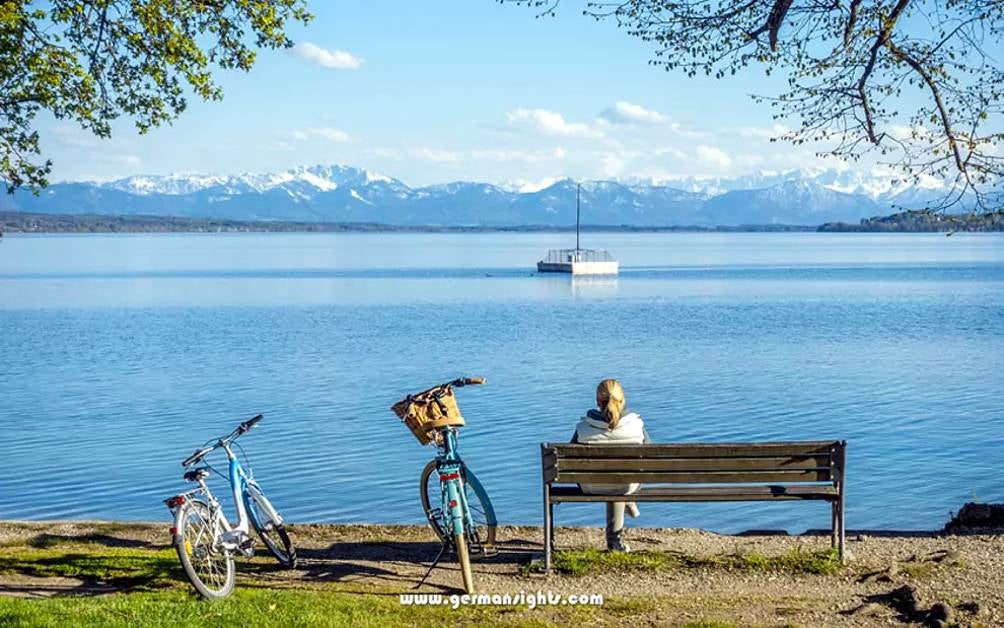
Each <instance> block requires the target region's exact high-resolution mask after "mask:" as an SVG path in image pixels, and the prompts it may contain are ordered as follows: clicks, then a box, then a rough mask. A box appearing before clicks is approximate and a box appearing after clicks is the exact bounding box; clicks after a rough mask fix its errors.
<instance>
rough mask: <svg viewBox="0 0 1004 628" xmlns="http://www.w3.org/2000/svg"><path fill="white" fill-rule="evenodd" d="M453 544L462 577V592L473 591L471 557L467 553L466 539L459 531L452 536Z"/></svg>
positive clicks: (468, 592)
mask: <svg viewBox="0 0 1004 628" xmlns="http://www.w3.org/2000/svg"><path fill="white" fill-rule="evenodd" d="M453 546H454V547H455V548H456V549H457V562H458V563H460V573H461V575H463V577H464V592H465V593H467V594H468V595H470V594H472V593H474V575H473V574H472V573H471V557H470V555H469V554H468V553H467V540H466V539H464V534H463V532H461V533H460V534H457V535H456V536H455V537H454V538H453Z"/></svg>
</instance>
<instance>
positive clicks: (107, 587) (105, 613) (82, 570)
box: [0, 534, 729, 628]
mask: <svg viewBox="0 0 1004 628" xmlns="http://www.w3.org/2000/svg"><path fill="white" fill-rule="evenodd" d="M122 543H123V540H122V539H110V537H107V536H105V535H100V534H99V535H90V536H80V537H63V536H55V535H36V536H33V537H31V538H28V539H25V540H24V541H22V542H21V543H20V545H17V546H15V545H13V544H11V545H5V546H3V547H0V576H3V578H4V580H5V582H6V583H7V585H8V586H7V589H8V591H10V590H11V588H13V587H15V586H17V584H18V583H19V582H25V587H26V588H27V589H37V588H39V587H40V586H42V587H44V586H45V582H44V579H46V578H64V579H66V578H69V579H73V581H71V582H67V581H65V580H63V581H60V584H61V585H63V586H68V587H69V588H68V589H67V590H62V591H60V592H59V594H58V595H55V596H53V597H47V598H41V599H39V598H21V597H8V596H3V595H0V626H4V627H5V628H6V627H8V626H10V627H18V628H20V627H28V626H31V627H36V626H38V627H43V628H44V627H49V626H52V627H57V626H59V627H61V626H67V625H73V626H108V627H118V626H122V627H125V626H129V627H132V626H137V627H147V626H149V627H153V626H157V627H160V626H180V627H186V626H193V627H195V626H198V627H200V628H202V627H204V626H207V625H209V626H217V625H240V626H248V627H256V626H263V627H264V626H347V625H351V626H363V627H368V626H374V627H375V626H380V627H383V626H415V625H423V626H424V625H430V626H455V625H461V626H478V627H479V628H490V627H493V626H503V625H504V626H527V627H539V626H554V625H567V624H579V625H587V624H605V625H609V624H611V623H613V624H617V623H622V622H630V623H636V622H637V621H639V620H642V619H644V618H645V617H647V616H649V615H650V614H651V613H653V612H658V611H660V609H661V610H665V609H666V608H669V609H672V608H673V606H675V605H674V604H670V606H668V607H667V606H666V604H664V603H663V601H662V600H659V599H651V598H644V599H640V598H611V599H607V600H605V604H604V605H603V606H602V607H600V606H548V607H538V608H536V609H532V610H531V609H529V608H528V607H526V606H461V607H460V608H458V609H453V608H452V607H451V606H449V605H440V606H415V605H402V604H401V603H400V598H399V594H400V593H401V592H402V591H404V590H405V589H402V588H401V587H396V588H394V589H390V588H382V587H379V586H374V585H363V584H358V583H351V582H337V581H306V582H285V583H284V584H283V585H282V586H277V584H278V583H277V582H276V581H271V582H263V581H260V580H258V579H256V577H255V574H256V573H259V571H261V570H270V569H271V561H269V560H266V559H263V558H257V559H255V560H254V561H253V566H254V567H255V568H258V569H259V571H256V570H255V569H253V568H251V567H252V566H251V565H248V564H247V563H246V562H243V563H242V567H243V569H241V574H242V575H241V576H239V580H238V586H237V589H236V591H235V592H234V594H233V595H232V596H231V597H230V598H227V599H225V600H219V601H214V602H209V601H205V600H201V599H199V598H198V597H197V596H196V595H195V594H194V593H193V592H192V590H191V587H190V586H189V585H188V582H187V581H186V580H185V579H184V577H183V575H182V573H181V568H180V566H179V563H178V560H177V557H176V556H175V554H174V550H173V549H171V548H169V547H163V546H154V547H150V546H146V545H145V544H138V545H129V544H125V545H123V544H122ZM74 581H75V582H79V584H76V583H75V582H74ZM111 591H113V592H111ZM443 597H444V598H445V599H446V600H449V595H444V596H443ZM667 603H669V602H667ZM709 622H710V623H709ZM709 622H705V623H701V624H694V625H695V626H708V627H711V626H728V625H729V624H721V623H715V622H713V621H710V620H709Z"/></svg>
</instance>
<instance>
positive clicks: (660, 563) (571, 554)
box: [523, 548, 840, 576]
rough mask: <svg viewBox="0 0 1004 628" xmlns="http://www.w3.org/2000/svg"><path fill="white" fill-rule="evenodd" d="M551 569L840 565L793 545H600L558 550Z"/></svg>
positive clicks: (813, 570) (804, 570)
mask: <svg viewBox="0 0 1004 628" xmlns="http://www.w3.org/2000/svg"><path fill="white" fill-rule="evenodd" d="M551 567H552V569H554V570H555V571H556V572H558V573H561V574H566V575H570V576H585V575H591V574H597V573H605V572H625V571H626V572H630V571H646V572H658V571H665V570H669V569H680V568H689V569H697V568H711V569H726V570H729V571H749V572H755V571H764V572H782V573H794V574H817V575H829V574H834V573H836V572H837V571H838V570H839V569H840V559H839V557H838V554H837V552H836V550H825V551H812V552H807V551H803V550H801V549H797V548H796V549H794V550H791V551H789V552H786V553H784V554H778V555H772V556H767V555H764V554H758V553H755V552H752V553H738V554H720V555H716V556H707V557H698V556H690V555H687V554H682V553H679V552H654V551H644V550H643V551H638V552H630V553H623V552H603V551H600V550H597V549H572V550H562V551H558V552H555V553H554V555H553V558H552V564H551ZM523 570H524V573H531V572H538V571H541V570H543V562H542V561H539V560H535V561H532V562H530V563H529V564H528V565H525V566H524V567H523Z"/></svg>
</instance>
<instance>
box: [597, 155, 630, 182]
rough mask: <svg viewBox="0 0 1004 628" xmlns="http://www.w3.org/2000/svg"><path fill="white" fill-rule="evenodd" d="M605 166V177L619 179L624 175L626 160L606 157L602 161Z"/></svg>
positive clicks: (611, 156) (610, 156)
mask: <svg viewBox="0 0 1004 628" xmlns="http://www.w3.org/2000/svg"><path fill="white" fill-rule="evenodd" d="M600 163H601V164H603V176H605V177H619V176H620V175H621V174H623V173H624V160H623V159H621V158H620V157H618V156H617V155H606V156H604V157H603V159H601V160H600Z"/></svg>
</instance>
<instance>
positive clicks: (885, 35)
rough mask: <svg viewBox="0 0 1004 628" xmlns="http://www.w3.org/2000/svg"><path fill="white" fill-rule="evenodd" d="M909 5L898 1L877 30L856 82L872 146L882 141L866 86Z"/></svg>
mask: <svg viewBox="0 0 1004 628" xmlns="http://www.w3.org/2000/svg"><path fill="white" fill-rule="evenodd" d="M908 4H910V0H899V2H897V3H896V6H895V7H893V10H892V12H891V13H890V14H889V17H887V18H886V19H885V20H883V22H882V28H881V29H880V30H879V32H878V35H877V36H876V37H875V43H874V44H872V48H871V52H870V53H869V58H868V63H867V64H866V65H865V70H864V72H863V73H862V74H861V79H860V80H859V81H858V99H859V100H860V101H861V107H862V109H863V110H864V114H865V131H866V132H867V133H868V140H869V141H870V142H871V143H872V144H876V145H877V144H878V143H879V142H881V141H882V138H881V137H878V136H876V135H875V121H874V119H873V118H872V109H871V104H870V103H869V101H868V90H867V89H866V85H867V83H868V77H870V76H871V74H872V71H873V70H874V69H875V63H876V61H878V53H879V50H881V49H882V48H883V47H884V46H885V45H886V42H888V41H889V36H890V35H891V34H892V29H893V27H894V26H895V25H896V20H897V19H899V16H900V14H902V13H903V9H905V8H906V5H908Z"/></svg>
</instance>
